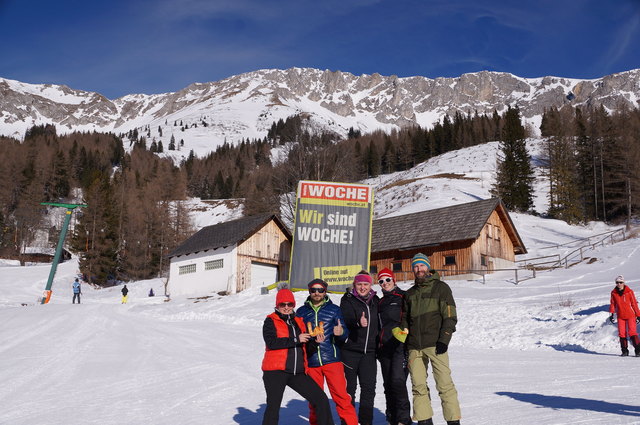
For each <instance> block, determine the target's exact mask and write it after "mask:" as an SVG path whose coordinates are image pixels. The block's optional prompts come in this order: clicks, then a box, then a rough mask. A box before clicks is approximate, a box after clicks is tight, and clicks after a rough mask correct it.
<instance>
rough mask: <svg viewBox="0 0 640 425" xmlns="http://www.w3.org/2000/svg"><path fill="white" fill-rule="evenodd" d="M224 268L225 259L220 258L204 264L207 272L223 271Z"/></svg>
mask: <svg viewBox="0 0 640 425" xmlns="http://www.w3.org/2000/svg"><path fill="white" fill-rule="evenodd" d="M222 266H223V259H222V258H220V259H219V260H211V261H207V262H205V263H204V269H205V270H215V269H221V268H222Z"/></svg>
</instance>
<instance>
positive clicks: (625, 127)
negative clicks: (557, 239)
mask: <svg viewBox="0 0 640 425" xmlns="http://www.w3.org/2000/svg"><path fill="white" fill-rule="evenodd" d="M540 130H541V134H542V136H543V138H544V143H545V144H544V155H543V158H541V159H542V161H543V165H544V166H545V167H546V171H547V175H546V177H547V179H548V182H549V211H548V213H549V215H550V216H551V217H554V218H558V219H562V220H565V221H567V222H569V223H579V222H587V221H590V220H600V221H605V222H614V223H615V222H621V221H626V222H627V224H628V223H629V221H630V220H631V217H632V216H634V215H636V213H635V211H636V210H637V208H638V206H639V204H640V170H639V169H638V166H637V164H638V163H640V110H638V109H637V108H635V109H633V110H629V109H626V108H620V109H619V110H617V111H615V112H612V113H609V112H607V111H606V110H605V109H604V107H598V108H587V109H581V108H573V107H570V106H566V107H563V108H561V109H557V108H551V109H548V110H546V111H545V112H544V115H543V117H542V122H541V125H540Z"/></svg>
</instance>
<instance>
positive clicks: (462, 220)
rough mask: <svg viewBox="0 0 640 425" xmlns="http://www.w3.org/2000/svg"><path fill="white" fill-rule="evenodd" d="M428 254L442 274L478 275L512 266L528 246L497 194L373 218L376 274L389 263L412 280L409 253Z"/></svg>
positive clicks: (398, 276) (402, 277) (372, 266)
mask: <svg viewBox="0 0 640 425" xmlns="http://www.w3.org/2000/svg"><path fill="white" fill-rule="evenodd" d="M418 252H422V253H423V254H426V255H428V256H429V259H430V261H431V267H432V268H433V269H436V270H438V271H439V273H440V275H441V276H443V277H444V276H456V277H457V278H474V277H477V276H478V275H481V274H484V273H491V272H492V271H493V270H495V269H503V268H514V267H515V255H517V254H526V253H527V250H526V248H525V246H524V243H523V242H522V239H521V238H520V236H519V235H518V231H517V230H516V228H515V226H514V225H513V222H512V221H511V218H510V217H509V213H508V211H507V209H506V208H505V206H504V204H503V203H502V201H500V200H499V199H497V198H492V199H487V200H483V201H477V202H469V203H466V204H460V205H453V206H450V207H445V208H438V209H434V210H427V211H422V212H418V213H413V214H406V215H402V216H396V217H389V218H382V219H378V220H374V221H373V230H372V240H371V263H370V269H371V272H372V273H377V272H378V270H381V269H383V268H385V267H386V268H389V269H391V270H393V271H394V273H395V275H396V279H398V280H412V279H413V273H412V271H411V258H412V257H413V256H414V255H415V254H416V253H418Z"/></svg>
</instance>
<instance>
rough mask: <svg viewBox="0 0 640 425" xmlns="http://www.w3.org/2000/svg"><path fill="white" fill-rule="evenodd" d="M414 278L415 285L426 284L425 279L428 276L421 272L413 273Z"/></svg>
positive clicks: (426, 273)
mask: <svg viewBox="0 0 640 425" xmlns="http://www.w3.org/2000/svg"><path fill="white" fill-rule="evenodd" d="M414 276H415V280H416V283H424V282H426V280H427V277H428V276H429V273H428V272H425V271H422V270H421V271H419V272H417V273H415V274H414Z"/></svg>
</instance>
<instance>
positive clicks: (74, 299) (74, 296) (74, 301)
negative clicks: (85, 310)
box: [71, 293, 80, 304]
mask: <svg viewBox="0 0 640 425" xmlns="http://www.w3.org/2000/svg"><path fill="white" fill-rule="evenodd" d="M76 297H77V298H78V304H80V294H79V293H78V294H73V301H71V303H72V304H75V303H76Z"/></svg>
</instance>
